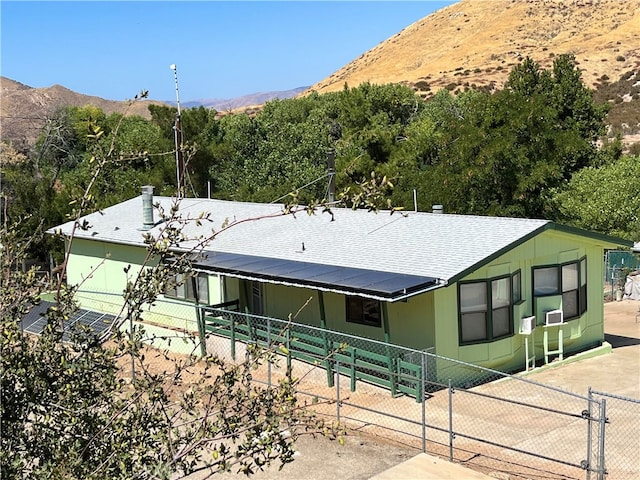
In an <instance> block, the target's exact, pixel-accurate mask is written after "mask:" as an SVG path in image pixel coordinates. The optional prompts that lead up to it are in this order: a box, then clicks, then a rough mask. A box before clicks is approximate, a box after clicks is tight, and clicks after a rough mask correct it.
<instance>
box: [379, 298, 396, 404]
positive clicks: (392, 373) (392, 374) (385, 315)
mask: <svg viewBox="0 0 640 480" xmlns="http://www.w3.org/2000/svg"><path fill="white" fill-rule="evenodd" d="M380 303H381V304H382V309H381V313H382V328H383V330H384V343H385V344H386V350H387V362H388V365H389V385H390V387H391V395H393V396H394V397H395V396H396V382H397V378H396V370H395V368H394V364H395V361H394V359H393V358H392V355H391V348H389V344H390V343H391V335H390V333H389V309H388V306H387V302H380Z"/></svg>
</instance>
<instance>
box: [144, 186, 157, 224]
mask: <svg viewBox="0 0 640 480" xmlns="http://www.w3.org/2000/svg"><path fill="white" fill-rule="evenodd" d="M154 225H155V222H154V220H153V185H145V186H144V187H142V229H143V230H151V229H152V228H153V226H154Z"/></svg>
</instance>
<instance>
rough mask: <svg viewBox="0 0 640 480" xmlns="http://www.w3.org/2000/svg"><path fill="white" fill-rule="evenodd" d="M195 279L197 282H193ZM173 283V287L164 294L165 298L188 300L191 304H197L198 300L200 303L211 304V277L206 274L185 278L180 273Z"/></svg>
mask: <svg viewBox="0 0 640 480" xmlns="http://www.w3.org/2000/svg"><path fill="white" fill-rule="evenodd" d="M194 278H195V280H196V281H195V282H194V281H193V280H194ZM172 283H173V286H172V287H171V288H168V289H167V291H166V292H165V294H164V296H165V297H168V298H176V299H178V300H188V301H190V302H195V301H196V299H197V301H198V302H199V303H209V275H207V274H206V273H198V274H193V275H189V276H188V277H184V276H183V275H182V274H181V273H179V274H177V275H176V276H175V278H174V281H173V282H172ZM194 284H195V285H194ZM194 287H195V290H194Z"/></svg>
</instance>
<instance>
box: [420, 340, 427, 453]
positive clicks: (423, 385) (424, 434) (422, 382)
mask: <svg viewBox="0 0 640 480" xmlns="http://www.w3.org/2000/svg"><path fill="white" fill-rule="evenodd" d="M424 355H425V353H424V352H422V353H421V354H420V367H421V368H420V396H421V397H422V453H427V396H426V395H425V388H426V386H427V385H426V382H425V376H426V372H425V365H426V361H425V358H424Z"/></svg>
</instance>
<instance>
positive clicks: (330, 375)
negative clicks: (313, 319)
mask: <svg viewBox="0 0 640 480" xmlns="http://www.w3.org/2000/svg"><path fill="white" fill-rule="evenodd" d="M318 306H319V308H320V327H321V328H322V342H323V347H324V357H325V359H324V368H325V370H326V371H327V385H328V386H329V387H333V385H334V377H333V372H332V371H331V360H330V359H329V353H330V352H329V341H328V340H327V315H326V312H325V309H324V294H323V293H322V291H321V290H318Z"/></svg>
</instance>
